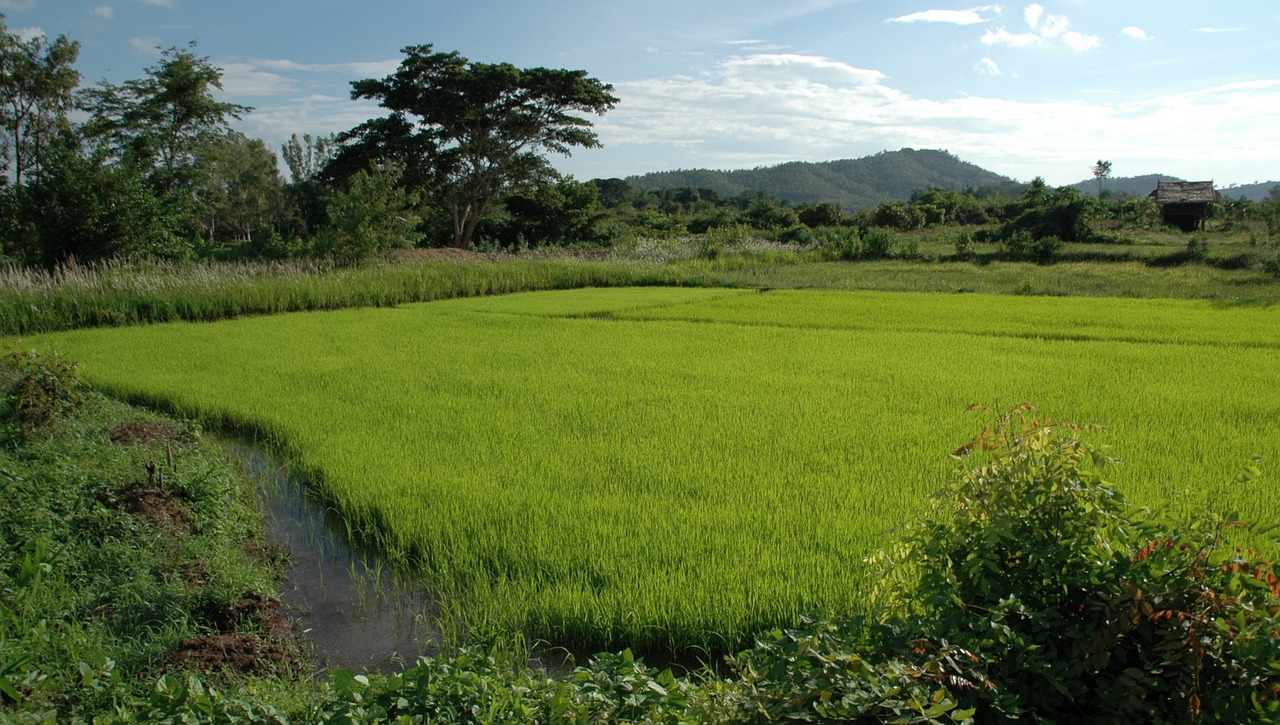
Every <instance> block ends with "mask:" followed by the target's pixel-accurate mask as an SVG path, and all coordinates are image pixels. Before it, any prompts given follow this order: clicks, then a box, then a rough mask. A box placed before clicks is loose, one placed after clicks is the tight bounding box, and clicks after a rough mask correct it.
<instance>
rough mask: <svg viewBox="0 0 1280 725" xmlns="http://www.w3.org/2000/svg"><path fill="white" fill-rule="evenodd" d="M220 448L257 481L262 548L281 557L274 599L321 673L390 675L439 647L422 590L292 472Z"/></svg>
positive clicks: (435, 618) (259, 453) (254, 452)
mask: <svg viewBox="0 0 1280 725" xmlns="http://www.w3.org/2000/svg"><path fill="white" fill-rule="evenodd" d="M226 443H227V445H228V446H229V447H230V448H231V449H232V450H233V451H234V452H235V453H236V454H237V455H239V456H240V457H241V458H242V459H243V460H244V462H245V464H246V467H247V469H248V471H249V472H250V474H251V475H252V476H253V479H254V481H255V482H256V483H257V488H258V498H259V501H260V503H261V506H262V510H263V514H264V520H265V525H266V537H267V543H268V544H269V545H271V546H274V547H278V548H280V549H282V550H284V551H286V552H288V558H287V564H286V571H285V574H286V577H287V578H286V580H285V581H284V583H283V585H282V587H281V592H280V601H281V602H282V603H283V604H284V607H285V611H286V614H287V615H288V616H289V617H290V619H292V620H293V621H294V623H295V630H296V633H297V635H298V636H299V637H300V638H301V639H302V640H303V641H304V642H306V643H307V644H308V646H309V648H310V650H311V652H312V654H313V657H314V659H315V661H316V664H317V665H318V666H319V668H320V671H321V672H323V671H325V670H327V669H332V668H343V669H351V670H357V671H360V670H378V671H382V672H394V671H398V670H400V669H403V668H404V667H405V666H406V665H412V664H413V663H414V661H416V660H417V658H418V657H419V656H425V655H432V654H435V653H436V652H437V651H438V650H439V647H440V642H441V640H442V635H441V631H440V626H439V606H438V604H437V602H436V601H435V600H434V599H433V598H432V597H431V596H430V594H429V593H428V592H426V591H425V590H423V589H422V588H421V587H420V586H416V585H413V584H412V583H409V582H405V581H402V580H401V578H399V577H396V576H395V575H394V573H393V572H392V571H391V569H390V567H389V566H385V565H384V564H383V562H382V560H381V558H380V557H379V555H378V553H377V552H376V551H372V550H370V549H369V548H368V547H363V546H360V545H359V544H358V543H357V542H354V541H352V540H351V538H350V537H349V536H348V535H347V529H346V526H345V525H344V524H343V522H342V520H341V518H340V517H339V516H338V514H337V513H336V512H335V511H333V509H331V508H329V507H327V506H325V505H324V503H323V502H321V501H319V500H318V499H317V497H316V496H315V495H313V494H312V493H311V492H310V491H309V489H308V484H307V481H306V479H305V477H304V476H302V475H301V474H300V473H298V472H297V471H294V470H291V469H290V468H289V466H288V465H287V464H286V463H284V462H283V461H281V460H280V459H279V458H278V457H276V456H274V455H272V454H271V453H270V452H269V451H267V450H265V449H263V448H261V447H259V446H256V445H253V444H251V443H248V442H245V441H243V440H227V441H226Z"/></svg>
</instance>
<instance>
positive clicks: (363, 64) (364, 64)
mask: <svg viewBox="0 0 1280 725" xmlns="http://www.w3.org/2000/svg"><path fill="white" fill-rule="evenodd" d="M248 64H249V65H251V66H253V67H255V68H266V69H268V70H273V71H280V72H294V73H341V74H346V75H349V76H351V77H352V79H353V80H354V79H355V78H357V77H359V78H376V77H381V76H386V75H390V74H392V73H394V72H395V71H396V69H397V68H399V67H400V59H398V58H396V59H391V60H376V61H356V62H351V63H299V62H297V61H294V60H286V59H268V58H254V59H253V60H251V61H249V62H248Z"/></svg>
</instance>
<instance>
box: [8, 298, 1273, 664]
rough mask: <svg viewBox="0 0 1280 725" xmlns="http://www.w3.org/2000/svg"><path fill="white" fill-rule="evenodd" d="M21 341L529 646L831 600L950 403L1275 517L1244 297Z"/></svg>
mask: <svg viewBox="0 0 1280 725" xmlns="http://www.w3.org/2000/svg"><path fill="white" fill-rule="evenodd" d="M27 343H28V344H31V345H33V346H36V347H40V348H45V349H57V350H60V351H62V352H63V353H64V354H66V355H68V356H69V357H71V358H73V359H75V360H79V361H81V362H82V363H83V373H84V375H85V377H86V378H87V379H89V380H90V381H91V382H92V383H93V384H95V385H97V386H99V387H102V388H105V389H107V390H109V391H112V392H114V393H116V394H119V395H122V396H125V397H128V398H131V399H135V400H143V401H148V402H152V403H156V404H162V405H164V406H166V407H170V408H173V409H176V410H178V411H180V412H182V413H186V414H189V415H193V416H198V417H200V418H202V419H203V420H204V421H206V423H207V424H209V425H217V426H236V427H240V428H241V429H245V430H252V431H255V432H257V433H259V434H262V435H265V436H267V437H269V438H270V439H271V440H272V441H273V442H275V443H276V444H277V445H279V446H281V447H282V448H283V449H284V450H285V451H286V452H287V453H288V454H289V455H291V456H292V457H294V458H296V460H297V461H298V462H299V463H300V464H301V465H303V466H305V468H306V469H307V470H309V471H313V472H315V473H316V474H318V475H317V480H318V485H319V486H320V487H321V489H322V493H323V495H324V496H325V497H326V498H327V499H328V500H329V501H330V502H332V504H333V505H334V506H335V507H336V508H337V509H338V510H339V511H340V512H341V513H342V515H343V516H344V518H345V520H346V521H347V522H348V523H349V525H350V527H351V528H352V530H353V531H355V532H358V533H359V534H360V535H361V536H363V537H365V538H367V539H369V540H371V541H373V542H375V543H376V544H377V545H378V546H380V547H381V548H382V549H383V550H384V551H386V552H388V553H389V554H390V555H391V556H393V557H394V558H397V559H400V560H403V561H406V562H412V563H413V564H415V565H416V566H418V567H420V570H421V574H420V575H421V576H422V577H423V579H424V581H425V582H426V583H427V585H428V586H429V587H430V588H431V589H432V590H434V591H435V592H437V593H438V594H439V596H440V597H441V598H442V599H443V600H444V601H445V602H446V604H447V605H448V606H449V607H450V610H451V612H452V613H453V614H454V615H455V616H456V617H457V618H458V621H460V622H463V623H465V624H466V625H469V626H476V625H483V626H487V627H493V628H500V629H520V630H524V631H525V632H527V633H529V634H530V635H532V636H535V637H539V638H543V639H546V640H547V641H549V642H551V643H553V644H557V645H566V646H573V647H580V648H604V647H617V646H622V645H626V646H632V647H635V648H638V649H641V650H650V651H655V650H656V651H666V652H674V653H689V652H695V651H699V650H700V649H705V650H725V649H731V648H734V647H737V646H740V645H742V644H744V643H745V642H747V641H749V639H750V637H751V636H752V635H753V634H755V633H757V632H759V631H760V630H761V629H764V628H766V627H770V626H775V625H778V624H786V623H789V622H791V621H792V620H794V618H795V617H796V616H797V615H799V614H800V613H806V612H808V613H819V614H821V613H826V612H830V611H833V610H835V611H838V610H849V609H855V608H857V607H858V605H859V602H860V601H861V600H862V598H863V596H864V594H863V593H864V591H865V584H866V582H865V581H864V579H863V573H862V572H863V559H864V557H865V556H866V555H867V554H869V553H870V552H871V551H873V550H874V549H876V548H877V547H878V546H881V545H882V544H884V543H886V542H887V541H888V537H889V536H890V535H891V533H890V532H891V530H892V529H893V527H894V526H895V525H896V524H897V523H899V522H902V521H904V520H907V519H909V518H911V517H912V516H915V515H917V514H918V513H919V512H920V511H921V510H923V509H924V508H925V507H927V505H928V494H929V493H930V492H932V491H933V490H935V489H937V488H938V487H939V486H940V484H941V482H942V481H943V480H944V479H945V477H946V476H947V475H948V472H949V470H950V469H951V466H952V462H951V461H950V459H949V458H948V456H947V454H948V452H949V451H952V450H953V449H955V448H956V447H957V446H959V445H960V444H961V443H963V442H964V441H965V440H967V438H968V437H969V435H970V434H971V433H972V432H973V431H974V430H975V429H976V428H977V426H979V425H980V424H981V422H982V421H981V420H980V419H978V418H976V417H975V416H973V415H965V414H964V413H963V412H962V411H963V410H964V409H965V408H966V407H967V406H968V405H969V404H970V403H973V402H983V403H988V404H997V405H1011V404H1014V403H1018V402H1023V401H1026V402H1031V403H1033V404H1035V405H1036V406H1037V407H1038V408H1039V409H1040V410H1041V411H1043V412H1045V413H1047V414H1050V415H1052V416H1053V417H1055V418H1058V419H1068V420H1074V421H1079V422H1088V423H1097V424H1100V425H1103V426H1105V427H1106V431H1105V432H1104V433H1102V434H1100V435H1099V436H1098V439H1097V442H1100V443H1109V444H1112V446H1113V452H1114V454H1115V455H1116V456H1117V457H1118V458H1120V459H1122V461H1123V463H1122V464H1121V465H1119V466H1117V467H1116V469H1115V470H1114V471H1113V475H1112V478H1113V480H1115V481H1116V482H1117V484H1118V486H1119V487H1120V488H1121V490H1122V491H1124V492H1125V493H1126V494H1127V495H1128V496H1129V497H1130V498H1131V499H1133V500H1136V501H1138V502H1141V503H1147V504H1152V505H1156V504H1166V503H1168V504H1171V505H1173V506H1174V507H1175V508H1178V509H1180V510H1185V511H1194V510H1198V509H1201V508H1203V506H1204V505H1205V500H1206V499H1210V500H1212V502H1213V503H1214V505H1215V506H1218V507H1219V508H1232V509H1238V510H1240V511H1242V512H1243V513H1245V514H1246V515H1252V516H1258V517H1270V518H1277V517H1280V505H1278V503H1277V502H1278V501H1280V495H1278V494H1280V487H1278V486H1277V484H1276V475H1275V471H1276V464H1277V462H1278V461H1280V435H1277V432H1278V431H1280V392H1278V391H1280V385H1278V383H1280V367H1278V366H1277V360H1280V313H1278V312H1277V311H1276V310H1275V309H1274V308H1272V307H1270V306H1266V305H1252V306H1251V305H1232V304H1228V303H1221V302H1207V301H1192V300H1127V299H1082V298H1060V297H1007V296H1003V297H1001V296H985V295H940V294H919V293H884V292H819V291H770V292H757V291H749V290H725V289H676V288H620V289H595V288H587V289H577V290H566V291H556V292H532V293H521V294H512V295H507V296H501V297H484V298H471V299H454V300H443V301H436V302H428V303H420V304H408V305H403V306H399V307H384V308H376V309H353V310H340V311H329V312H306V313H296V314H288V315H279V316H273V317H253V318H241V319H236V320H226V321H220V322H209V323H167V324H161V325H151V326H144V327H129V328H117V329H90V330H78V331H71V332H63V333H55V334H49V335H44V336H39V337H34V338H30V339H29V340H28V341H27ZM1246 465H1259V466H1260V467H1261V468H1262V469H1263V471H1264V476H1263V477H1262V479H1261V480H1260V481H1257V482H1255V483H1254V484H1252V485H1247V486H1246V485H1244V484H1238V483H1235V482H1234V479H1235V475H1236V473H1237V472H1238V471H1239V470H1240V469H1241V468H1242V467H1244V466H1246Z"/></svg>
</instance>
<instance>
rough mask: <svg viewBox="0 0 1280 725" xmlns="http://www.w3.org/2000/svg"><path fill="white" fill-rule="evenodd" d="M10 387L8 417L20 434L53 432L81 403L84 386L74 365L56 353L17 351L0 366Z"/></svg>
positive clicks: (8, 387)
mask: <svg viewBox="0 0 1280 725" xmlns="http://www.w3.org/2000/svg"><path fill="white" fill-rule="evenodd" d="M0 367H3V368H4V372H5V377H7V378H8V384H7V386H6V388H5V391H4V403H5V412H6V418H7V419H8V420H9V421H10V422H11V423H14V424H16V425H17V427H18V430H19V432H20V433H23V434H28V433H34V432H40V431H47V430H51V429H53V428H54V427H56V426H57V424H58V422H59V421H61V420H62V419H63V418H64V417H65V416H66V415H67V414H69V413H70V412H71V411H72V410H74V409H75V406H76V405H77V404H78V403H79V402H80V390H81V387H82V386H81V383H80V379H79V376H78V374H77V372H76V366H75V364H74V363H71V362H68V361H66V360H63V359H62V358H61V357H58V356H57V355H54V354H45V353H38V352H35V351H34V350H30V351H19V350H14V351H12V352H10V353H8V354H7V355H5V357H4V360H3V362H2V363H0Z"/></svg>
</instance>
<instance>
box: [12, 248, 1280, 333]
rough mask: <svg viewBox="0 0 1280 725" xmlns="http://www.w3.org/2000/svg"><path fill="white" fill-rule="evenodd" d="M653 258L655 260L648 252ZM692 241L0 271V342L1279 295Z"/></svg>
mask: <svg viewBox="0 0 1280 725" xmlns="http://www.w3.org/2000/svg"><path fill="white" fill-rule="evenodd" d="M655 250H656V251H655ZM701 254H702V253H701V252H700V251H699V247H698V246H697V244H696V243H695V242H694V241H690V240H682V241H676V242H669V243H662V244H657V243H645V244H637V245H636V246H634V247H630V248H620V249H616V250H614V251H613V253H612V254H611V255H610V256H609V258H607V259H599V260H587V259H575V258H566V257H538V256H505V255H490V256H485V257H480V258H478V259H474V260H458V259H448V260H436V261H428V262H416V263H378V264H372V265H370V266H367V267H359V268H338V267H334V266H332V265H330V264H326V263H324V262H317V261H295V262H274V263H273V262H253V263H247V262H246V263H203V264H164V263H159V264H157V263H144V264H123V263H106V264H99V265H93V266H79V265H67V266H63V267H59V268H57V269H55V270H53V271H51V272H45V271H40V270H18V269H14V268H0V335H29V334H33V333H37V332H48V331H53V330H69V329H75V328H80V327H100V326H101V327H111V326H123V325H132V324H139V323H149V322H170V321H176V320H188V321H209V320H220V319H227V318H233V317H238V316H241V315H252V314H271V313H279V312H297V311H304V310H333V309H341V308H349V307H379V306H384V307H385V306H393V305H398V304H404V303H409V302H426V301H431V300H438V299H447V298H452V297H470V296H476V295H486V294H499V293H508V292H519V291H528V290H546V289H568V288H576V287H587V286H596V287H617V286H634V285H672V286H703V287H705V286H718V287H752V288H761V289H769V288H777V289H799V288H817V289H864V290H892V291H916V292H980V293H990V294H1018V295H1076V296H1093V297H1141V298H1151V297H1169V298H1206V299H1218V300H1222V301H1230V302H1242V303H1255V304H1257V303H1261V304H1275V303H1277V302H1280V284H1277V283H1276V280H1275V278H1274V276H1270V275H1268V274H1267V273H1266V272H1265V271H1262V270H1252V269H1240V270H1225V269H1217V268H1214V267H1208V266H1204V265H1200V264H1189V265H1185V266H1181V267H1172V268H1160V269H1156V268H1151V267H1148V266H1146V265H1143V264H1140V263H1107V264H1103V263H1062V264H1055V265H1048V266H1042V265H1035V264H1027V263H990V264H974V263H969V262H947V263H926V262H921V261H905V260H879V261H871V262H859V263H849V262H824V261H820V257H819V256H818V255H817V254H816V253H813V252H800V251H792V250H791V249H790V248H787V247H785V246H781V245H773V246H768V245H759V244H757V245H755V246H752V247H749V248H741V249H739V248H736V247H735V248H733V249H730V250H726V251H725V252H724V253H720V254H717V255H715V257H714V258H707V257H706V256H699V255H701Z"/></svg>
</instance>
